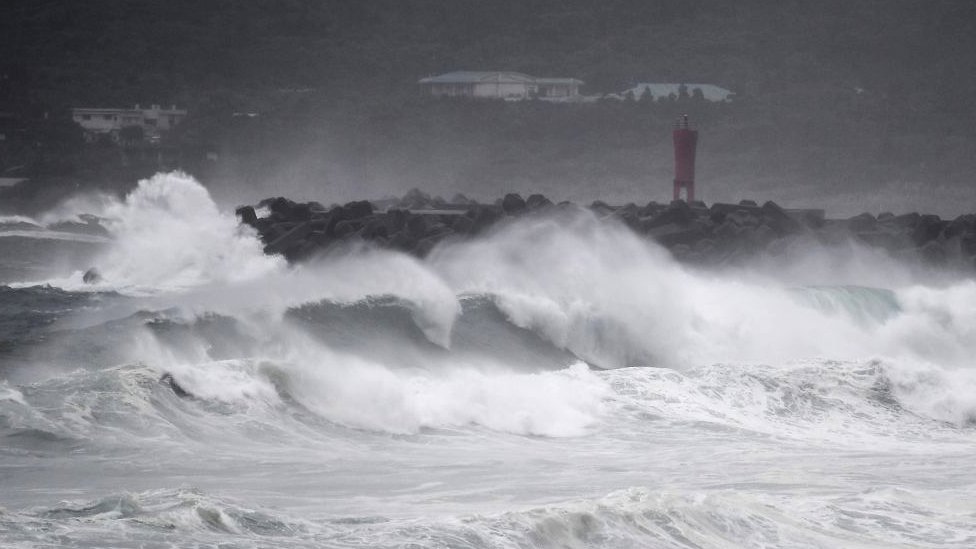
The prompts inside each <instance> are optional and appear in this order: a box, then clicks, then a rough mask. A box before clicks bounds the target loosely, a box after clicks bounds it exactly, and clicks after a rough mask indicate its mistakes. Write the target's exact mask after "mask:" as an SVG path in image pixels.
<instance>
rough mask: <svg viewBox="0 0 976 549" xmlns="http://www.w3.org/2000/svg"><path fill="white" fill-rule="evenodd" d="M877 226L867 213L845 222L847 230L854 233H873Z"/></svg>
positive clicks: (876, 222)
mask: <svg viewBox="0 0 976 549" xmlns="http://www.w3.org/2000/svg"><path fill="white" fill-rule="evenodd" d="M877 226H878V221H877V220H876V219H875V218H874V216H873V215H871V214H869V213H862V214H858V215H855V216H854V217H852V218H850V219H848V220H847V228H848V229H850V230H851V231H853V232H856V233H860V232H866V231H873V230H875V228H876V227H877Z"/></svg>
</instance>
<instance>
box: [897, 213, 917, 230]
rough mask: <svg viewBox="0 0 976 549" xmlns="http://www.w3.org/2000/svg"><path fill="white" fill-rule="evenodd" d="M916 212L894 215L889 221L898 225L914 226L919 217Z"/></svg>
mask: <svg viewBox="0 0 976 549" xmlns="http://www.w3.org/2000/svg"><path fill="white" fill-rule="evenodd" d="M921 217H922V216H920V215H919V214H918V213H917V212H912V213H907V214H902V215H896V216H895V217H894V218H893V219H892V220H891V222H892V223H894V224H895V225H896V226H898V227H914V226H915V225H917V224H918V220H919V219H920V218H921Z"/></svg>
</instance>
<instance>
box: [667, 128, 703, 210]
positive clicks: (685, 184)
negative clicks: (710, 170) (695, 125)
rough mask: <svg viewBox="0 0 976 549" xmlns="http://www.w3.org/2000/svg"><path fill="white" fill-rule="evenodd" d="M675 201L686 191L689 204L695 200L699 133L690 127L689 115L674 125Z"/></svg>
mask: <svg viewBox="0 0 976 549" xmlns="http://www.w3.org/2000/svg"><path fill="white" fill-rule="evenodd" d="M671 135H672V138H673V139H674V199H675V200H678V199H680V198H681V189H684V190H685V197H686V200H687V201H688V202H691V201H692V200H694V199H695V148H696V147H697V145H698V132H697V131H695V130H692V129H690V128H689V127H688V115H687V114H686V115H683V116H682V117H681V118H679V119H678V120H677V121H676V122H675V123H674V131H673V132H672V134H671Z"/></svg>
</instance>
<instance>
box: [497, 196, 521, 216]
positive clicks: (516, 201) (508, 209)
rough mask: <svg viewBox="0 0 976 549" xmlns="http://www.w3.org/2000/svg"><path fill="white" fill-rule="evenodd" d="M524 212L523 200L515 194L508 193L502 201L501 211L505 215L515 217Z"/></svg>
mask: <svg viewBox="0 0 976 549" xmlns="http://www.w3.org/2000/svg"><path fill="white" fill-rule="evenodd" d="M523 210H525V200H524V199H522V197H521V196H520V195H518V194H517V193H508V194H506V195H505V198H503V199H502V211H504V212H505V214H506V215H516V214H518V213H521V212H522V211H523Z"/></svg>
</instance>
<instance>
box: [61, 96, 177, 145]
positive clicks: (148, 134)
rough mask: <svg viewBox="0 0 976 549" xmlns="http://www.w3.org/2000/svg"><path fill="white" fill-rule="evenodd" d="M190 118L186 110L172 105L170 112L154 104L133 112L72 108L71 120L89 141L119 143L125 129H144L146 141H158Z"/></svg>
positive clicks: (128, 110) (131, 110)
mask: <svg viewBox="0 0 976 549" xmlns="http://www.w3.org/2000/svg"><path fill="white" fill-rule="evenodd" d="M185 117H186V111H185V110H183V109H177V108H176V106H175V105H174V106H172V107H170V108H168V109H165V108H162V107H160V106H159V105H152V106H150V107H149V108H148V109H144V108H141V107H140V106H139V105H136V106H135V108H133V109H107V108H91V107H82V108H77V109H71V118H72V120H74V121H75V123H77V124H78V125H80V126H81V127H82V129H84V130H85V138H86V139H88V140H90V141H92V140H94V139H96V138H97V137H98V136H100V135H108V136H109V137H111V138H112V140H114V141H118V140H119V133H120V132H121V131H122V128H126V127H138V128H141V129H142V132H143V136H144V139H145V140H147V141H157V140H159V137H160V136H161V135H162V134H164V133H166V132H167V131H169V130H171V129H173V128H175V127H176V126H177V125H178V124H179V123H180V122H182V121H183V119H184V118H185Z"/></svg>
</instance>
